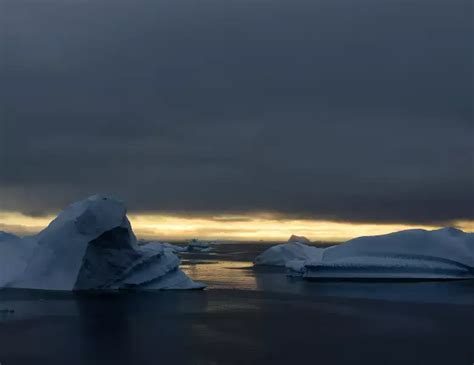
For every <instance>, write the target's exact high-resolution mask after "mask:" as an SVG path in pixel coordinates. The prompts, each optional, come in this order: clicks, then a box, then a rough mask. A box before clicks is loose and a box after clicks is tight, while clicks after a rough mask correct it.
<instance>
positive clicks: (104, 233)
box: [0, 195, 204, 290]
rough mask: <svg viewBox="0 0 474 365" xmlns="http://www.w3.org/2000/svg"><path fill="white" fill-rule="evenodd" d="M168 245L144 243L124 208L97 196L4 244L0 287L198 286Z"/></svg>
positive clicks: (0, 250) (0, 254)
mask: <svg viewBox="0 0 474 365" xmlns="http://www.w3.org/2000/svg"><path fill="white" fill-rule="evenodd" d="M179 264H180V260H179V258H178V257H177V256H176V255H175V254H174V253H173V251H172V250H171V249H170V248H169V247H167V246H166V245H161V244H159V243H150V244H147V245H143V246H139V245H138V244H137V240H136V238H135V235H134V234H133V231H132V228H131V226H130V222H129V221H128V219H127V216H126V208H125V206H124V205H123V204H122V203H121V202H119V201H117V200H115V199H113V198H110V197H106V196H99V195H96V196H92V197H90V198H88V199H85V200H83V201H80V202H77V203H74V204H72V205H70V206H69V207H68V208H66V209H65V210H64V211H63V212H61V213H60V214H59V215H58V217H57V218H56V219H54V220H53V221H52V222H51V223H50V224H49V226H48V227H47V228H45V229H44V230H43V231H41V232H40V233H39V234H37V235H36V236H31V237H27V238H24V239H20V238H13V239H8V240H5V241H1V242H0V287H13V288H28V289H47V290H90V289H94V290H97V289H100V290H107V289H125V288H126V289H195V288H202V287H204V286H203V285H202V284H200V283H195V282H193V281H192V280H191V279H189V278H188V277H187V276H186V275H185V274H184V273H183V272H182V271H181V270H180V269H179Z"/></svg>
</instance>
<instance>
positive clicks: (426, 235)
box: [286, 228, 474, 279]
mask: <svg viewBox="0 0 474 365" xmlns="http://www.w3.org/2000/svg"><path fill="white" fill-rule="evenodd" d="M286 267H287V268H288V269H289V273H290V274H293V275H295V274H300V275H302V276H303V277H304V278H306V279H465V278H474V234H473V233H465V232H463V231H460V230H458V229H455V228H443V229H438V230H434V231H426V230H422V229H413V230H406V231H400V232H394V233H390V234H386V235H381V236H371V237H359V238H355V239H353V240H350V241H347V242H346V243H343V244H340V245H335V246H332V247H328V248H325V249H324V250H322V251H321V252H318V254H315V255H313V256H312V257H310V258H307V259H303V260H296V261H295V260H294V261H289V262H287V264H286Z"/></svg>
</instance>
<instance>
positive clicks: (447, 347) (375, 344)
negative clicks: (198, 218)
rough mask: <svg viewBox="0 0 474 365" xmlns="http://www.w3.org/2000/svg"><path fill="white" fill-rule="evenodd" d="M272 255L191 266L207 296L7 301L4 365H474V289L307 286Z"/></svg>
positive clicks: (242, 248)
mask: <svg viewBox="0 0 474 365" xmlns="http://www.w3.org/2000/svg"><path fill="white" fill-rule="evenodd" d="M267 247H268V246H265V245H257V244H225V245H220V246H218V247H217V249H216V250H215V251H214V252H211V253H206V254H199V253H196V254H185V255H183V257H182V259H183V269H184V270H185V271H186V272H187V273H188V274H189V275H190V276H191V277H193V278H194V279H195V280H199V281H203V282H205V283H207V284H208V289H206V290H204V291H167V292H155V293H109V294H93V293H89V294H77V293H76V294H73V293H54V292H42V291H25V290H3V291H0V363H1V364H2V365H5V364H7V365H8V364H296V363H300V362H301V363H303V362H304V363H310V364H322V365H326V364H329V365H330V364H369V365H370V364H447V365H450V364H453V365H457V364H459V365H462V364H468V365H471V364H472V363H473V362H474V282H472V281H450V282H411V283H406V282H405V283H403V282H402V283H397V282H373V283H372V282H322V283H315V282H306V281H303V280H300V279H292V278H288V277H286V275H285V273H284V271H283V270H280V269H270V268H259V269H257V270H255V269H253V268H252V265H251V260H252V259H253V258H254V257H255V256H256V255H257V254H258V253H259V252H261V251H262V250H263V249H265V248H267ZM12 311H13V312H12Z"/></svg>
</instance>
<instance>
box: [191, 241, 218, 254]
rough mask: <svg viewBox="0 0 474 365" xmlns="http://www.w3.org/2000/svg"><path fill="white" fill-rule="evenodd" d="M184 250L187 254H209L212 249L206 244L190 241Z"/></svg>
mask: <svg viewBox="0 0 474 365" xmlns="http://www.w3.org/2000/svg"><path fill="white" fill-rule="evenodd" d="M186 250H187V251H188V252H209V251H212V247H211V246H210V245H209V244H208V243H206V242H203V241H199V240H197V239H192V240H191V241H189V243H188V246H187V247H186Z"/></svg>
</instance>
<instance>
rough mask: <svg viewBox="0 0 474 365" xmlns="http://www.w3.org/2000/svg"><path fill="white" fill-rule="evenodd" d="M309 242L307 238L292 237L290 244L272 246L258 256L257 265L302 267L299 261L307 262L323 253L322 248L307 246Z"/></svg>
mask: <svg viewBox="0 0 474 365" xmlns="http://www.w3.org/2000/svg"><path fill="white" fill-rule="evenodd" d="M305 242H306V243H308V242H309V240H308V239H307V238H305V237H298V236H294V235H293V236H291V237H290V239H289V240H288V243H284V244H280V245H276V246H272V247H270V248H269V249H267V250H265V251H264V252H262V253H261V254H260V255H258V256H257V257H256V258H255V260H254V264H255V265H269V266H287V265H289V264H290V263H291V266H293V265H294V266H295V267H296V265H301V263H297V262H298V261H305V260H308V259H316V258H318V257H319V256H320V255H321V254H322V252H323V249H322V248H318V247H314V246H309V245H307V244H305Z"/></svg>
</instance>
